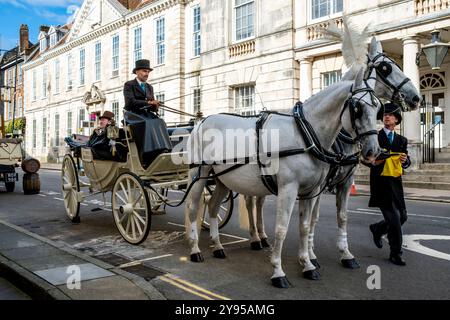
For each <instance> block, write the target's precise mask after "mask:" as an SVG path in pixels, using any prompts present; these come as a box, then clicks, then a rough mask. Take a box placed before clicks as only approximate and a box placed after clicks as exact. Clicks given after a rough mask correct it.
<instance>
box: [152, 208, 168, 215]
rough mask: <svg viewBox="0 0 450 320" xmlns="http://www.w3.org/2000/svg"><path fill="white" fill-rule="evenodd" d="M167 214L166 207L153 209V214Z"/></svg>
mask: <svg viewBox="0 0 450 320" xmlns="http://www.w3.org/2000/svg"><path fill="white" fill-rule="evenodd" d="M165 214H166V210H164V209H158V210H152V216H163V215H165Z"/></svg>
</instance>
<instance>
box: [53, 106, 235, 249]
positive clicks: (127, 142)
mask: <svg viewBox="0 0 450 320" xmlns="http://www.w3.org/2000/svg"><path fill="white" fill-rule="evenodd" d="M125 116H126V114H125ZM159 120H161V119H159ZM161 121H162V120H161ZM109 128H111V130H108V131H107V134H108V137H109V138H111V139H114V140H115V141H116V143H117V144H122V145H123V146H126V148H125V149H126V154H125V155H124V157H123V158H122V160H120V159H119V160H117V159H115V160H99V159H98V158H97V159H96V157H95V152H94V150H93V148H90V147H87V146H86V145H85V144H83V142H86V141H87V140H88V139H89V137H86V136H80V135H73V138H74V140H73V141H75V143H73V141H72V142H71V141H70V140H66V141H67V142H68V144H69V147H70V152H68V153H67V154H66V155H65V156H64V159H63V162H62V171H61V184H62V193H63V196H64V207H65V210H66V213H67V215H68V217H69V219H70V220H71V221H72V222H75V223H79V222H80V203H82V202H83V201H84V200H85V199H87V198H89V197H92V196H95V195H98V194H103V195H104V196H105V194H106V193H107V192H111V209H112V215H113V218H114V223H115V225H116V227H117V229H118V231H119V233H120V234H121V235H122V237H123V238H124V239H125V241H127V242H128V243H131V244H136V245H137V244H140V243H142V242H143V241H145V239H146V238H147V235H148V233H149V231H150V227H151V220H152V215H156V214H161V213H165V210H166V208H167V207H168V206H169V207H173V206H177V205H180V204H181V203H182V202H183V200H184V197H183V198H182V199H181V201H180V195H183V194H185V193H186V191H187V189H188V185H189V181H188V171H189V165H188V164H187V163H186V161H180V159H185V157H186V153H187V151H176V150H181V149H182V148H180V146H179V144H180V143H186V139H185V138H187V136H189V132H190V131H191V130H192V126H189V124H184V125H180V124H178V125H176V126H174V127H169V128H166V127H165V126H164V128H165V130H167V134H168V137H169V139H170V143H171V145H172V147H173V148H172V150H165V152H161V153H159V154H158V155H156V156H155V157H153V158H152V159H151V162H150V163H143V159H142V156H141V154H140V153H139V152H140V151H139V150H138V147H139V139H140V137H139V132H138V131H137V130H133V127H132V126H131V125H129V124H128V125H127V122H126V123H125V125H124V127H123V128H120V129H119V128H117V127H115V126H114V127H108V129H109ZM114 132H115V133H114ZM146 135H148V134H147V133H146ZM177 146H178V147H177ZM174 159H175V160H176V161H174ZM214 188H215V185H214V180H211V181H208V183H207V185H206V186H205V188H204V193H203V203H204V206H203V208H204V209H203V210H204V211H205V212H206V208H207V205H206V204H207V203H208V201H209V199H210V198H211V195H212V193H213V191H214ZM233 203H234V198H233V194H232V193H231V192H230V194H229V195H228V197H227V198H226V199H225V200H224V201H223V202H222V204H221V208H220V212H219V227H220V228H222V227H224V226H225V225H226V224H227V222H228V221H229V219H230V217H231V214H232V211H233ZM202 226H203V228H205V229H208V228H209V223H208V215H207V214H204V216H203V220H202Z"/></svg>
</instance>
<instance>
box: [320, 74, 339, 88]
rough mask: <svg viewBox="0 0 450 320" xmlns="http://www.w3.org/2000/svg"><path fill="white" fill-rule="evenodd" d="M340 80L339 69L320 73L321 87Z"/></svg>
mask: <svg viewBox="0 0 450 320" xmlns="http://www.w3.org/2000/svg"><path fill="white" fill-rule="evenodd" d="M340 80H341V70H336V71H331V72H325V73H322V89H324V88H326V87H328V86H330V85H332V84H333V83H336V82H338V81H340Z"/></svg>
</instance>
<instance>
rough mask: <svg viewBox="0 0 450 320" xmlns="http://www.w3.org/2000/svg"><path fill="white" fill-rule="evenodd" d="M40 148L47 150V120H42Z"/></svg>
mask: <svg viewBox="0 0 450 320" xmlns="http://www.w3.org/2000/svg"><path fill="white" fill-rule="evenodd" d="M42 147H43V148H47V118H43V119H42Z"/></svg>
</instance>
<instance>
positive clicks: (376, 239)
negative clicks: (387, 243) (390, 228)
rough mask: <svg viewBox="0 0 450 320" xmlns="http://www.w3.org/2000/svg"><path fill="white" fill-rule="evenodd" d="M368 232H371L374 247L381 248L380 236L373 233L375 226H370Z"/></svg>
mask: <svg viewBox="0 0 450 320" xmlns="http://www.w3.org/2000/svg"><path fill="white" fill-rule="evenodd" d="M369 229H370V232H372V235H373V243H375V245H376V246H377V248H380V249H381V248H383V241H382V240H381V235H378V234H377V233H376V232H375V225H374V224H371V225H370V226H369Z"/></svg>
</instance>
